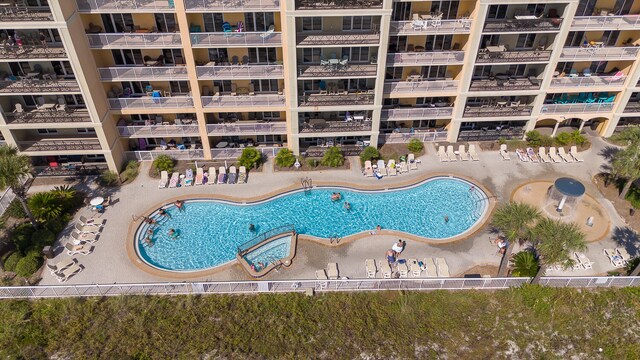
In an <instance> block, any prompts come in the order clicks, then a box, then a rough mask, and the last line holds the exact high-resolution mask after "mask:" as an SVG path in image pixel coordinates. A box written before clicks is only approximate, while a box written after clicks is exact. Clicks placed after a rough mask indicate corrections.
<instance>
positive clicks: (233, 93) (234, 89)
mask: <svg viewBox="0 0 640 360" xmlns="http://www.w3.org/2000/svg"><path fill="white" fill-rule="evenodd" d="M236 95H238V85H236V84H231V96H236Z"/></svg>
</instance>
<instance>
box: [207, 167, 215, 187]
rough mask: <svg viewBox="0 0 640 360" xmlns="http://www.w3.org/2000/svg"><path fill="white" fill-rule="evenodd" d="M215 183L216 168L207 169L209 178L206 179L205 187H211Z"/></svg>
mask: <svg viewBox="0 0 640 360" xmlns="http://www.w3.org/2000/svg"><path fill="white" fill-rule="evenodd" d="M215 183H216V168H214V167H213V166H210V167H209V178H207V185H213V184H215Z"/></svg>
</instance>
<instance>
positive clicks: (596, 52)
mask: <svg viewBox="0 0 640 360" xmlns="http://www.w3.org/2000/svg"><path fill="white" fill-rule="evenodd" d="M638 51H640V47H636V46H633V47H600V48H595V47H570V48H563V49H562V52H561V53H560V59H561V60H571V61H573V60H589V61H591V59H594V58H602V59H606V60H623V59H629V60H635V59H636V57H638Z"/></svg>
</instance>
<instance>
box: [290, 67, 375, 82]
mask: <svg viewBox="0 0 640 360" xmlns="http://www.w3.org/2000/svg"><path fill="white" fill-rule="evenodd" d="M377 69H378V66H377V65H368V64H362V65H360V64H349V65H346V66H323V65H298V78H301V79H304V78H313V77H323V78H326V77H342V78H350V77H375V76H376V73H377Z"/></svg>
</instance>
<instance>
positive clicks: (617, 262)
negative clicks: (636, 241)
mask: <svg viewBox="0 0 640 360" xmlns="http://www.w3.org/2000/svg"><path fill="white" fill-rule="evenodd" d="M602 252H603V253H604V255H605V256H606V257H607V258H608V259H609V261H610V262H611V265H613V267H617V268H618V267H622V266H624V260H623V259H622V256H620V255H618V254H616V252H615V251H614V250H613V249H602Z"/></svg>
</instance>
